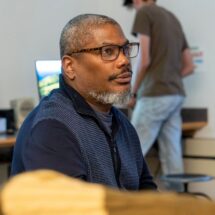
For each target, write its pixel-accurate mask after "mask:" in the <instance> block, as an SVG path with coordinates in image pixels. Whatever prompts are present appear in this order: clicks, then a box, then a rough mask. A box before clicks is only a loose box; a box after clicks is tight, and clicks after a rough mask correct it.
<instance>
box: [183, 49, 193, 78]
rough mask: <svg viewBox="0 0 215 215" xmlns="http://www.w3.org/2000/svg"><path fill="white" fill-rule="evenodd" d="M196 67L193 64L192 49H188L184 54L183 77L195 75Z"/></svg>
mask: <svg viewBox="0 0 215 215" xmlns="http://www.w3.org/2000/svg"><path fill="white" fill-rule="evenodd" d="M194 69H195V66H194V64H193V59H192V55H191V53H190V49H189V48H186V49H184V51H183V52H182V70H181V75H182V77H185V76H188V75H190V74H192V73H193V71H194Z"/></svg>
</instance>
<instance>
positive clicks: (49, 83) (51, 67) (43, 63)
mask: <svg viewBox="0 0 215 215" xmlns="http://www.w3.org/2000/svg"><path fill="white" fill-rule="evenodd" d="M60 73H61V61H60V60H37V61H36V76H37V87H38V93H39V97H40V98H43V97H44V96H47V95H48V94H49V93H50V91H51V90H53V89H56V88H58V87H59V74H60Z"/></svg>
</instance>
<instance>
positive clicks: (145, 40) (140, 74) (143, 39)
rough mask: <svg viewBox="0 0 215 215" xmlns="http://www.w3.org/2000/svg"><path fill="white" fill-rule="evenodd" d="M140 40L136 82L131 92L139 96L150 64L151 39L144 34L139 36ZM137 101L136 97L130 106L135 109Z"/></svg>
mask: <svg viewBox="0 0 215 215" xmlns="http://www.w3.org/2000/svg"><path fill="white" fill-rule="evenodd" d="M138 39H139V43H140V50H139V54H138V59H137V71H136V75H135V81H134V84H133V87H132V90H131V93H132V94H133V95H136V94H137V91H138V89H139V87H140V85H141V83H142V81H143V79H144V77H145V74H146V71H147V68H148V66H149V64H150V37H149V36H147V35H144V34H138ZM135 100H136V98H135V96H133V97H131V100H130V102H129V104H128V106H129V107H133V106H134V105H135Z"/></svg>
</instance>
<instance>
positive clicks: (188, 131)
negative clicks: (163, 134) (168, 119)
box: [182, 121, 207, 137]
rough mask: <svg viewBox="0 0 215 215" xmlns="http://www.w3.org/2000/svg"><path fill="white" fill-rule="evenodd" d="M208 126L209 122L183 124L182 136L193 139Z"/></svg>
mask: <svg viewBox="0 0 215 215" xmlns="http://www.w3.org/2000/svg"><path fill="white" fill-rule="evenodd" d="M206 125H207V122H204V121H203V122H183V124H182V135H183V137H188V136H189V137H192V136H193V135H194V133H195V132H196V131H197V130H199V129H201V128H203V127H204V126H206Z"/></svg>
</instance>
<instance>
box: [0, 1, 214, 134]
mask: <svg viewBox="0 0 215 215" xmlns="http://www.w3.org/2000/svg"><path fill="white" fill-rule="evenodd" d="M122 1H123V0H108V1H105V0H78V1H76V0H60V1H57V0H55V1H53V0H21V1H18V0H0V3H1V6H0V26H1V34H0V59H1V60H0V108H8V107H9V101H10V100H11V99H15V98H21V97H33V98H34V99H35V101H36V102H38V95H37V87H36V77H35V71H34V69H35V68H34V62H35V60H37V59H59V48H58V41H59V36H60V32H61V30H62V28H63V26H64V25H65V24H66V22H67V21H68V20H69V19H71V18H72V17H74V16H75V15H77V14H80V13H101V14H106V15H109V16H112V17H113V18H115V19H116V20H117V21H118V22H119V23H121V25H122V27H123V29H124V31H125V34H126V35H127V37H128V38H129V39H131V40H135V38H133V37H132V36H131V35H130V29H131V25H132V22H133V17H134V12H135V11H129V10H126V8H124V7H122ZM158 4H160V5H163V6H165V7H166V8H168V9H170V10H172V11H173V12H174V13H175V14H176V15H177V16H178V17H179V19H180V20H181V22H182V24H183V26H184V30H185V33H186V34H187V38H188V42H189V43H190V45H191V46H198V47H199V48H200V50H201V51H203V52H204V56H203V58H204V63H203V65H202V68H203V69H202V71H200V72H196V73H195V74H194V75H193V76H191V77H188V78H186V80H185V87H186V91H187V99H186V102H185V106H187V107H188V106H189V107H207V108H208V110H209V125H208V126H207V127H205V128H204V129H202V130H201V131H200V132H198V133H197V136H198V137H209V138H215V109H214V106H215V99H213V92H215V87H214V84H213V82H214V79H213V77H214V75H213V70H214V69H215V65H213V61H212V58H213V59H214V57H213V51H214V50H215V42H214V38H215V30H214V29H212V26H213V23H212V22H213V18H214V16H212V11H213V12H214V11H215V1H211V0H204V1H200V0H199V1H198V0H189V1H187V0H180V1H178V0H158ZM213 14H214V13H213Z"/></svg>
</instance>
